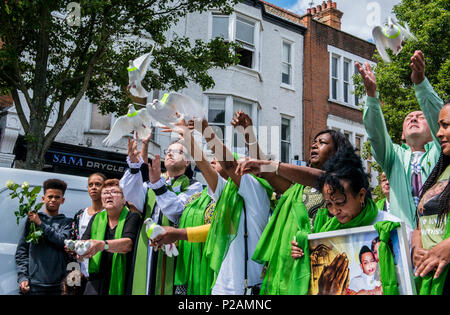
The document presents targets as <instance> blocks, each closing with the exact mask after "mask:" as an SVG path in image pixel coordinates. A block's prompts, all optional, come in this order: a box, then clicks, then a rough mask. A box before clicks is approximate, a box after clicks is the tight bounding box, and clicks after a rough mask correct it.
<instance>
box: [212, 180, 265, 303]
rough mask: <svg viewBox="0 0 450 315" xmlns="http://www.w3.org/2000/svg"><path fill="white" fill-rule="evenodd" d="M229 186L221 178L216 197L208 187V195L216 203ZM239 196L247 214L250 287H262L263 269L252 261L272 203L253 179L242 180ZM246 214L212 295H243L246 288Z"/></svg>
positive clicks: (215, 193)
mask: <svg viewBox="0 0 450 315" xmlns="http://www.w3.org/2000/svg"><path fill="white" fill-rule="evenodd" d="M226 183H227V182H226V181H225V179H223V178H222V177H220V176H218V180H217V188H216V191H215V192H214V193H213V192H212V191H211V189H210V188H209V187H208V194H209V195H210V196H211V197H212V198H213V199H214V200H215V201H217V200H218V199H219V197H220V195H221V193H222V191H223V189H224V187H225V184H226ZM238 194H239V195H240V196H241V197H242V198H243V199H244V202H245V208H246V212H247V230H248V261H247V266H248V268H247V273H248V274H247V276H248V282H247V285H248V286H253V285H255V284H258V283H261V282H262V280H263V279H262V278H261V272H262V268H263V266H262V265H261V264H258V263H257V262H255V261H253V260H252V259H251V257H252V256H253V252H254V251H255V248H256V245H257V243H258V241H259V239H260V237H261V234H262V232H263V230H264V228H265V226H266V224H267V221H268V219H269V210H270V201H269V197H268V196H267V193H266V191H265V189H264V188H263V187H262V186H261V184H259V182H258V180H256V179H255V178H254V177H253V176H251V175H248V174H246V175H244V176H242V178H241V183H240V187H239V191H238ZM243 216H244V215H243V212H242V214H241V218H240V221H239V229H238V232H237V235H236V238H235V239H234V240H233V241H232V242H231V245H230V248H229V249H228V252H227V254H226V256H225V259H224V260H223V262H222V266H221V267H220V271H219V275H218V276H217V280H216V283H215V285H214V287H213V288H212V294H213V295H240V294H243V293H244V290H245V285H244V278H245V270H244V268H245V263H246V262H245V240H244V218H243Z"/></svg>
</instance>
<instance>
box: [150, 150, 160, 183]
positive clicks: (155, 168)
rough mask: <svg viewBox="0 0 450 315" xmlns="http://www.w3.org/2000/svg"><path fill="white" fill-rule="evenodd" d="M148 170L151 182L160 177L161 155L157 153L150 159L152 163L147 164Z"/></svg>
mask: <svg viewBox="0 0 450 315" xmlns="http://www.w3.org/2000/svg"><path fill="white" fill-rule="evenodd" d="M148 172H149V176H150V182H151V183H152V184H154V183H156V182H157V181H159V180H160V178H161V157H160V155H159V154H156V155H155V158H154V159H152V163H151V164H150V165H149V166H148Z"/></svg>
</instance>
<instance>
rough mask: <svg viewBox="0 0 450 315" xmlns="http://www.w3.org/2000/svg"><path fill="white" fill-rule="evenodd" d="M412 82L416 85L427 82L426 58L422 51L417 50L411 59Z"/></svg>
mask: <svg viewBox="0 0 450 315" xmlns="http://www.w3.org/2000/svg"><path fill="white" fill-rule="evenodd" d="M409 66H410V67H411V70H412V73H411V81H412V82H413V83H414V84H416V85H417V84H420V83H422V81H423V80H425V56H424V55H423V52H421V51H420V50H416V51H415V52H414V55H413V56H412V57H411V64H410V65H409Z"/></svg>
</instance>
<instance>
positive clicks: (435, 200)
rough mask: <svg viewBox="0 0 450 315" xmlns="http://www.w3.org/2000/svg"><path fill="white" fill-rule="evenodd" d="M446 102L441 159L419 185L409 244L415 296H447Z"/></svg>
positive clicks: (449, 111)
mask: <svg viewBox="0 0 450 315" xmlns="http://www.w3.org/2000/svg"><path fill="white" fill-rule="evenodd" d="M449 126H450V100H447V101H446V102H445V105H444V107H443V108H442V109H441V111H440V113H439V131H438V133H437V134H436V136H437V138H439V140H440V141H441V148H442V153H441V156H440V158H439V160H438V162H437V164H436V166H435V167H434V169H433V171H432V172H431V174H430V176H429V177H428V179H427V181H426V182H425V184H424V185H423V188H422V195H421V200H420V202H419V205H418V207H417V216H418V220H417V222H418V226H417V228H416V230H415V231H414V236H413V241H412V246H411V247H412V248H411V252H412V257H413V263H414V266H415V267H416V274H415V275H416V277H417V279H416V284H417V289H418V293H419V294H426V295H429V294H433V295H450V276H449V273H448V269H449V266H448V263H449V262H450V238H449V236H450V228H449V224H448V212H449V207H450V185H449V178H450V128H449Z"/></svg>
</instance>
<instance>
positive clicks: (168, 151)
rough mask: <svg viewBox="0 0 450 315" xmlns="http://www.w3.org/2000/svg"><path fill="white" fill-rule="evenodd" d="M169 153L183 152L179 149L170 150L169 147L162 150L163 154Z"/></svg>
mask: <svg viewBox="0 0 450 315" xmlns="http://www.w3.org/2000/svg"><path fill="white" fill-rule="evenodd" d="M169 153H171V154H180V155H181V154H184V152H183V151H181V150H170V149H167V150H164V154H165V155H167V154H169Z"/></svg>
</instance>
